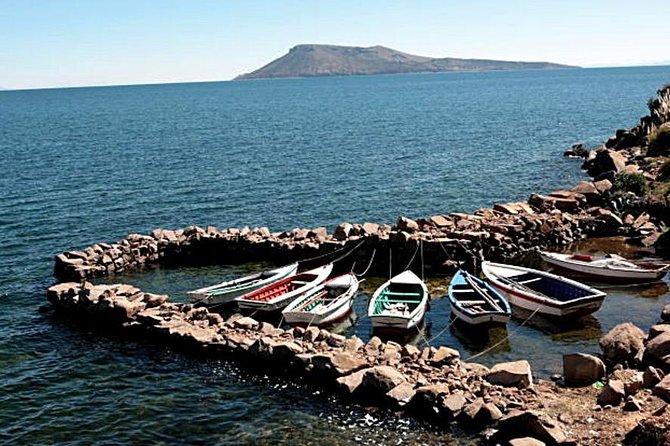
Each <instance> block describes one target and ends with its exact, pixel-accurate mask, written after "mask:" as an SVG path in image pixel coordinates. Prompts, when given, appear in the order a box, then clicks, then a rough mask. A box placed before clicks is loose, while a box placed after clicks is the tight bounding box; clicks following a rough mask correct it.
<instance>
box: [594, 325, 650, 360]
mask: <svg viewBox="0 0 670 446" xmlns="http://www.w3.org/2000/svg"><path fill="white" fill-rule="evenodd" d="M644 338H645V334H644V332H643V331H642V330H640V329H639V328H638V327H636V326H635V325H633V324H631V323H630V322H625V323H623V324H619V325H617V326H615V327H614V328H612V329H611V330H610V331H609V332H608V333H607V334H606V335H605V336H603V337H602V338H600V341H599V344H600V347H601V348H602V349H603V356H604V357H605V359H606V360H608V361H610V362H612V363H624V362H629V361H632V360H633V358H634V357H635V355H636V354H637V353H638V351H639V350H641V349H642V348H643V347H644Z"/></svg>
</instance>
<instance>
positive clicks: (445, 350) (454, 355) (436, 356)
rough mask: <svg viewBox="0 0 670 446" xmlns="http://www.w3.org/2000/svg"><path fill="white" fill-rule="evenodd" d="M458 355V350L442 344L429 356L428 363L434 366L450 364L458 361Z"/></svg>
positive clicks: (459, 355)
mask: <svg viewBox="0 0 670 446" xmlns="http://www.w3.org/2000/svg"><path fill="white" fill-rule="evenodd" d="M460 357H461V354H460V353H459V352H458V350H454V349H453V348H449V347H444V346H442V347H440V348H438V349H437V351H436V352H435V353H433V356H432V357H431V358H430V363H431V364H433V365H434V366H436V367H439V366H442V365H452V364H454V363H455V362H456V361H458V360H459V359H460Z"/></svg>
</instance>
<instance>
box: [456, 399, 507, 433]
mask: <svg viewBox="0 0 670 446" xmlns="http://www.w3.org/2000/svg"><path fill="white" fill-rule="evenodd" d="M501 418H502V412H500V409H498V407H496V405H495V404H493V403H486V402H484V400H483V399H482V398H478V399H476V400H475V401H473V402H472V403H470V404H468V405H466V406H465V407H464V408H463V411H462V412H461V415H460V421H461V422H462V423H463V424H465V425H466V426H469V427H477V428H481V427H483V426H488V425H489V424H491V423H493V422H494V421H497V420H499V419H501Z"/></svg>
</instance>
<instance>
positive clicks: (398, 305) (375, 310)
mask: <svg viewBox="0 0 670 446" xmlns="http://www.w3.org/2000/svg"><path fill="white" fill-rule="evenodd" d="M427 304H428V288H426V284H425V283H423V281H422V280H421V279H419V278H418V277H417V276H416V274H414V273H413V272H411V271H403V272H402V273H400V274H398V275H397V276H395V277H392V278H391V279H390V280H388V281H386V282H384V284H383V285H382V286H380V287H379V288H377V290H376V291H375V292H374V294H373V295H372V299H370V304H369V306H368V317H369V318H370V320H371V321H372V327H373V328H378V329H389V330H408V329H410V328H412V327H415V326H416V325H418V324H419V322H421V320H422V319H423V317H424V315H425V313H426V306H427Z"/></svg>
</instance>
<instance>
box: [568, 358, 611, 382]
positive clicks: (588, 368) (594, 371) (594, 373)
mask: <svg viewBox="0 0 670 446" xmlns="http://www.w3.org/2000/svg"><path fill="white" fill-rule="evenodd" d="M604 376H605V364H604V363H603V362H602V361H601V360H600V358H596V357H595V356H592V355H586V354H583V353H572V354H569V355H563V377H564V378H565V383H566V384H567V385H570V386H588V385H590V384H593V383H594V382H596V381H598V380H600V379H602V378H603V377H604Z"/></svg>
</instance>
